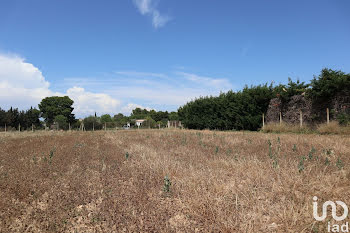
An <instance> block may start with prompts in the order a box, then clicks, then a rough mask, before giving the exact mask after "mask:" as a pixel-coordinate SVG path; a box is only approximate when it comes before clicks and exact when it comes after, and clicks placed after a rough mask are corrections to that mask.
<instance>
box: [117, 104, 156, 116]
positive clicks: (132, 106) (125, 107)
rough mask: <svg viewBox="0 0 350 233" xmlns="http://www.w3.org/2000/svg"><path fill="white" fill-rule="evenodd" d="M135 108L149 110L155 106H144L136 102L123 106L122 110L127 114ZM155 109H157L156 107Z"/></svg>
mask: <svg viewBox="0 0 350 233" xmlns="http://www.w3.org/2000/svg"><path fill="white" fill-rule="evenodd" d="M135 108H141V109H147V110H148V111H150V110H152V109H154V108H150V107H144V106H142V105H139V104H134V103H129V104H127V105H126V106H124V107H122V109H121V112H122V113H125V114H129V113H131V112H132V110H134V109H135ZM154 110H155V109H154Z"/></svg>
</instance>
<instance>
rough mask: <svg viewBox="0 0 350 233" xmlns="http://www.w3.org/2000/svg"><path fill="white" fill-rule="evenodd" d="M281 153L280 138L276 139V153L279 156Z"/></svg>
mask: <svg viewBox="0 0 350 233" xmlns="http://www.w3.org/2000/svg"><path fill="white" fill-rule="evenodd" d="M280 151H281V139H280V137H278V138H277V153H278V154H279V153H280Z"/></svg>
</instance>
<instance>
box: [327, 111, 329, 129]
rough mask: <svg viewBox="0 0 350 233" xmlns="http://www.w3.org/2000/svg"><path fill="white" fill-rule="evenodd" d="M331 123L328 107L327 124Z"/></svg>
mask: <svg viewBox="0 0 350 233" xmlns="http://www.w3.org/2000/svg"><path fill="white" fill-rule="evenodd" d="M328 124H329V108H327V125H328Z"/></svg>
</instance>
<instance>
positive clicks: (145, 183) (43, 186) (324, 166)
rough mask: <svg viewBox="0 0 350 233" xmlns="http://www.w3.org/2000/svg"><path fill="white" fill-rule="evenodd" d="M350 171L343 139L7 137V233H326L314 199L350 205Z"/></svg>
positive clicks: (144, 133)
mask: <svg viewBox="0 0 350 233" xmlns="http://www.w3.org/2000/svg"><path fill="white" fill-rule="evenodd" d="M312 148H313V149H312ZM349 168H350V139H349V137H348V136H341V135H328V136H326V135H315V134H308V135H301V134H300V135H298V134H264V133H252V132H210V131H189V130H139V131H133V130H130V131H115V132H114V131H108V132H102V131H101V132H83V133H81V132H42V133H40V132H38V133H30V132H28V133H2V134H0V229H1V230H0V231H1V232H325V227H326V221H324V222H319V223H318V222H315V220H314V219H313V215H312V198H313V196H318V198H319V200H320V201H326V200H342V201H343V202H345V203H348V204H350V188H349V187H350V169H349ZM165 176H168V177H169V179H170V182H171V185H170V186H168V187H170V192H165V191H164V177H165ZM328 220H330V221H333V220H331V219H330V215H329V217H328Z"/></svg>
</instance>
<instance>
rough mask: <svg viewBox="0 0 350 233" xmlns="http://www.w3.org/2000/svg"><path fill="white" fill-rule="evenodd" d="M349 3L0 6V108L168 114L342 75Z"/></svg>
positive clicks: (10, 2) (222, 0)
mask: <svg viewBox="0 0 350 233" xmlns="http://www.w3.org/2000/svg"><path fill="white" fill-rule="evenodd" d="M349 10H350V1H348V0H332V1H331V0H327V1H324V0H317V1H314V0H308V1H305V0H293V1H291V0H290V1H285V0H279V1H276V0H255V1H252V0H247V1H232V0H217V1H212V0H176V1H174V0H172V1H171V0H99V1H97V0H74V1H72V0H50V1H48V0H1V1H0V107H1V108H3V109H8V108H9V107H10V106H14V107H18V108H19V109H27V108H29V107H30V106H33V107H37V105H38V103H40V101H41V99H43V98H45V97H47V96H64V95H68V96H69V97H70V98H71V99H73V100H74V108H75V109H74V113H75V114H76V116H78V117H85V116H88V115H92V114H94V113H95V112H97V114H98V115H101V114H105V113H109V114H116V113H119V112H121V113H124V114H130V112H131V110H132V109H134V108H136V107H141V108H147V109H156V110H158V111H159V110H162V111H165V110H167V111H176V110H177V109H178V107H180V106H182V105H184V104H185V103H186V102H188V101H190V100H193V99H195V98H198V97H200V96H207V95H218V94H220V92H226V91H228V90H233V91H238V90H240V89H242V88H243V87H244V86H245V85H246V84H247V85H258V84H264V83H267V82H268V83H270V82H272V81H273V82H274V83H276V84H278V83H286V82H287V80H288V77H291V78H292V79H294V80H296V79H299V80H301V81H306V82H308V81H309V80H311V79H312V78H313V76H314V75H318V74H319V73H320V71H321V69H322V68H326V67H327V68H331V69H336V70H342V71H344V72H346V73H350V43H349V41H350V14H349V13H348V12H349Z"/></svg>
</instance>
